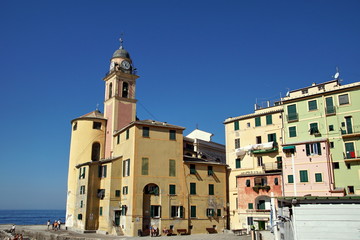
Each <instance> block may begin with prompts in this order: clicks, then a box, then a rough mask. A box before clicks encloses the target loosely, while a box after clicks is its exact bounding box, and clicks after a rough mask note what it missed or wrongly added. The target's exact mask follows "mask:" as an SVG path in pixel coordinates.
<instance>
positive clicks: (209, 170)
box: [208, 166, 214, 176]
mask: <svg viewBox="0 0 360 240" xmlns="http://www.w3.org/2000/svg"><path fill="white" fill-rule="evenodd" d="M212 175H214V171H213V166H208V176H212Z"/></svg>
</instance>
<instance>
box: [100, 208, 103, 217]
mask: <svg viewBox="0 0 360 240" xmlns="http://www.w3.org/2000/svg"><path fill="white" fill-rule="evenodd" d="M102 213H103V208H102V207H100V208H99V215H100V216H102Z"/></svg>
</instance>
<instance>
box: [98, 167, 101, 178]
mask: <svg viewBox="0 0 360 240" xmlns="http://www.w3.org/2000/svg"><path fill="white" fill-rule="evenodd" d="M98 177H99V178H101V166H98Z"/></svg>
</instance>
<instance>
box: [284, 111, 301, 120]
mask: <svg viewBox="0 0 360 240" xmlns="http://www.w3.org/2000/svg"><path fill="white" fill-rule="evenodd" d="M286 117H287V121H288V122H296V121H299V114H298V113H289V114H288V115H286Z"/></svg>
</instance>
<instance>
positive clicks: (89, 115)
mask: <svg viewBox="0 0 360 240" xmlns="http://www.w3.org/2000/svg"><path fill="white" fill-rule="evenodd" d="M86 119H99V120H106V118H104V114H102V113H101V112H100V111H99V110H95V111H92V112H89V113H87V114H85V115H82V116H80V117H77V118H75V119H73V120H71V122H73V121H75V120H86Z"/></svg>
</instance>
